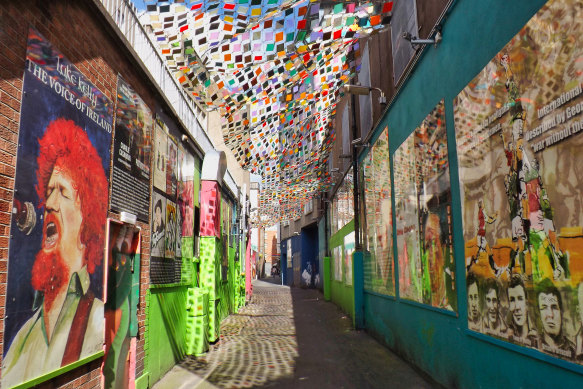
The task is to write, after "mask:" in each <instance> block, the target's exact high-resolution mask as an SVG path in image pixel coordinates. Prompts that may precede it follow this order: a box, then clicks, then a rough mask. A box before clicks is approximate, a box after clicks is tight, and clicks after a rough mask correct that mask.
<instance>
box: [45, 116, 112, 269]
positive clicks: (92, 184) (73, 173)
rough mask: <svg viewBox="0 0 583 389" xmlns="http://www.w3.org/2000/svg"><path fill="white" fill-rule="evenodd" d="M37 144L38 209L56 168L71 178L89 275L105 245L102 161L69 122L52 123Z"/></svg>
mask: <svg viewBox="0 0 583 389" xmlns="http://www.w3.org/2000/svg"><path fill="white" fill-rule="evenodd" d="M38 143H39V149H40V151H39V156H38V158H37V165H38V170H37V172H36V178H37V185H36V193H37V195H38V197H39V199H40V206H44V205H45V201H46V192H47V185H48V182H49V179H50V178H51V175H52V173H53V169H54V167H55V166H58V167H59V168H60V169H62V170H63V171H65V172H66V173H67V174H69V175H70V177H71V178H72V180H73V186H74V188H75V189H76V190H77V195H78V196H79V199H80V200H81V213H82V216H83V225H82V226H81V242H82V243H83V244H84V245H85V247H86V251H85V260H86V261H87V271H88V272H89V273H91V274H92V273H94V272H95V269H96V267H97V266H99V265H100V264H101V261H102V260H103V247H104V244H105V232H104V229H105V220H106V217H107V202H108V188H109V184H108V181H107V178H106V177H105V172H104V170H103V165H102V161H101V157H100V156H99V154H98V153H97V150H95V148H94V147H93V144H92V143H91V141H90V140H89V137H88V136H87V134H86V133H85V131H83V129H82V128H81V127H79V126H77V125H76V124H75V123H74V122H73V121H72V120H66V119H63V118H59V119H55V120H54V121H52V122H51V123H50V124H49V125H48V126H47V129H46V131H45V133H44V135H43V136H42V138H40V139H39V142H38Z"/></svg>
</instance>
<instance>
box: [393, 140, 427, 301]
mask: <svg viewBox="0 0 583 389" xmlns="http://www.w3.org/2000/svg"><path fill="white" fill-rule="evenodd" d="M393 161H394V162H393V169H394V179H395V207H396V209H395V215H396V222H397V251H398V260H399V294H400V296H401V297H402V298H406V299H409V300H413V301H417V302H420V301H422V285H421V279H422V277H421V275H422V271H423V270H422V268H421V252H420V250H419V203H418V193H417V186H416V185H415V174H416V166H415V133H412V134H411V135H409V137H408V138H407V139H406V140H405V141H404V142H403V143H402V144H401V145H400V146H399V148H397V150H396V151H395V156H394V159H393Z"/></svg>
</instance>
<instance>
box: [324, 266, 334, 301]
mask: <svg viewBox="0 0 583 389" xmlns="http://www.w3.org/2000/svg"><path fill="white" fill-rule="evenodd" d="M331 276H332V275H331V274H330V257H324V300H326V301H330V298H331V290H332V288H331V287H332V285H331V282H332V278H331Z"/></svg>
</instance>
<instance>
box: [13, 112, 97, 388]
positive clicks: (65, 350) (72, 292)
mask: <svg viewBox="0 0 583 389" xmlns="http://www.w3.org/2000/svg"><path fill="white" fill-rule="evenodd" d="M38 143H39V154H38V157H37V159H36V163H37V170H36V179H37V185H36V188H35V189H36V193H37V195H38V198H39V200H40V202H39V207H40V208H44V215H43V220H44V224H43V226H42V243H41V248H40V250H39V251H38V253H37V254H36V258H35V261H34V264H33V267H32V271H31V274H32V277H31V286H32V287H33V288H34V290H36V291H37V296H40V297H41V298H40V301H39V304H36V306H37V308H36V311H34V314H33V315H32V317H30V318H29V319H28V320H27V321H26V322H25V323H24V324H23V325H22V326H21V327H20V329H19V330H18V332H17V333H16V335H15V337H14V339H13V341H12V343H11V345H10V348H8V350H7V351H6V353H5V355H4V359H3V362H2V364H3V369H2V386H3V387H10V386H12V385H15V384H20V383H22V382H25V381H28V380H30V379H33V378H35V377H37V376H40V375H42V374H46V373H48V372H50V371H53V370H56V369H58V368H60V367H61V366H65V365H68V364H70V363H72V362H76V361H77V360H79V359H81V358H83V357H87V356H90V355H92V354H94V353H96V352H99V351H101V350H102V349H103V331H104V327H103V326H104V320H103V317H104V316H103V301H102V296H96V295H95V294H94V292H93V291H92V288H91V276H90V275H91V274H94V273H95V272H96V270H98V269H99V267H100V266H101V264H102V259H103V247H104V226H105V220H106V216H107V202H108V181H107V178H106V176H105V172H104V168H103V166H102V160H101V157H100V156H99V154H98V152H97V150H96V149H95V148H94V146H93V144H92V143H91V141H90V139H89V137H88V136H87V134H86V132H85V131H84V130H83V129H82V128H80V127H79V126H77V125H76V124H75V123H74V122H73V121H71V120H66V119H56V120H53V121H52V122H51V123H50V124H49V125H48V126H47V128H46V130H45V132H44V135H42V137H41V138H39V140H38Z"/></svg>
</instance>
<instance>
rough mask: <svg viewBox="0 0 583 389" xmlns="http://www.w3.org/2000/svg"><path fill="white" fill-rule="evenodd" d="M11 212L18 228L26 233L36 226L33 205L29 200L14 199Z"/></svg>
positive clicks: (28, 233)
mask: <svg viewBox="0 0 583 389" xmlns="http://www.w3.org/2000/svg"><path fill="white" fill-rule="evenodd" d="M12 214H13V215H14V217H15V219H16V226H17V227H18V229H19V230H20V231H22V232H23V233H25V234H26V235H30V233H31V232H32V230H33V229H34V227H35V226H36V211H35V209H34V205H32V203H31V202H30V201H25V202H24V203H22V202H21V201H20V200H18V199H14V206H13V207H12Z"/></svg>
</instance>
